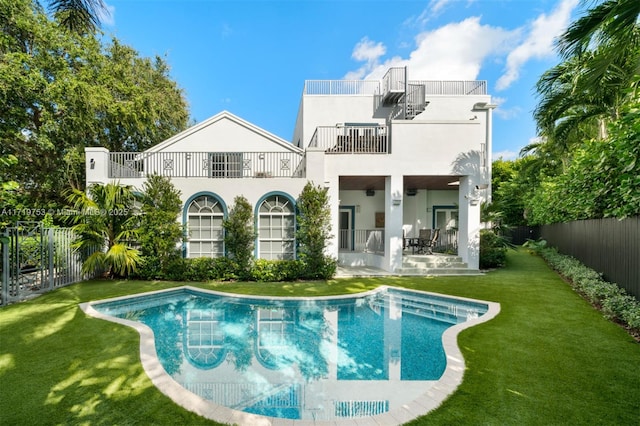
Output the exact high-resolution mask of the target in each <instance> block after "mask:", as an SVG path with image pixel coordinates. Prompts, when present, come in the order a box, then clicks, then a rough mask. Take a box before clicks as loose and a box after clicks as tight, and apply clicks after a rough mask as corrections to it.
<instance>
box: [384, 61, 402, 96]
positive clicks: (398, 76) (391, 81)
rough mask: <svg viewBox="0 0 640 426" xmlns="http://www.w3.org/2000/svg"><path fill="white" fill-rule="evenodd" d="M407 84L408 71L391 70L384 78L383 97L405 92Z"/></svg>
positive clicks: (398, 68)
mask: <svg viewBox="0 0 640 426" xmlns="http://www.w3.org/2000/svg"><path fill="white" fill-rule="evenodd" d="M406 82H407V69H406V68H405V67H395V68H389V70H388V71H387V72H386V74H385V75H384V77H382V95H383V96H384V95H386V94H387V93H389V92H404V89H405V87H404V86H405V83H406Z"/></svg>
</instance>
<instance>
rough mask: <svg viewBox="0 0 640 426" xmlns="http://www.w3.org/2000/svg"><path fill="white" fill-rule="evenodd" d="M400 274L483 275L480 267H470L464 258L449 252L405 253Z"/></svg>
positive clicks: (399, 270)
mask: <svg viewBox="0 0 640 426" xmlns="http://www.w3.org/2000/svg"><path fill="white" fill-rule="evenodd" d="M395 273H397V274H398V275H481V274H482V273H481V272H480V271H479V270H478V269H469V267H468V265H467V264H466V263H465V262H463V261H462V258H461V257H459V256H455V255H448V254H440V253H434V254H405V255H404V256H403V257H402V267H401V268H399V269H398V270H396V271H395Z"/></svg>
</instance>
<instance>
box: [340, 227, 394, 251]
mask: <svg viewBox="0 0 640 426" xmlns="http://www.w3.org/2000/svg"><path fill="white" fill-rule="evenodd" d="M339 244H340V250H341V251H353V252H358V253H378V254H384V229H341V230H340V241H339Z"/></svg>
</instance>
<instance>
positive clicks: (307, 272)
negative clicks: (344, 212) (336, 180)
mask: <svg viewBox="0 0 640 426" xmlns="http://www.w3.org/2000/svg"><path fill="white" fill-rule="evenodd" d="M297 207H298V216H297V218H296V219H297V222H298V223H297V225H298V231H297V232H296V238H297V240H298V243H299V244H300V246H299V248H298V257H299V259H300V260H302V262H303V263H304V265H305V267H304V272H303V276H304V278H309V279H317V278H324V279H328V278H331V277H332V276H333V275H334V274H335V265H334V266H333V267H332V265H333V264H334V262H335V261H334V260H333V259H329V258H327V257H326V256H325V255H324V250H325V248H326V245H327V240H328V239H329V238H330V237H331V209H330V208H329V195H328V191H327V188H321V187H320V186H314V185H313V184H312V183H311V182H307V184H306V185H305V187H304V188H303V190H302V192H301V193H300V197H298V205H297Z"/></svg>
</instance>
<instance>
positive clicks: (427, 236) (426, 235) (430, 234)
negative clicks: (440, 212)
mask: <svg viewBox="0 0 640 426" xmlns="http://www.w3.org/2000/svg"><path fill="white" fill-rule="evenodd" d="M439 236H440V229H438V228H436V229H421V230H420V234H419V236H418V246H419V249H418V253H427V254H433V248H434V247H435V246H436V243H437V242H438V237H439Z"/></svg>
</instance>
